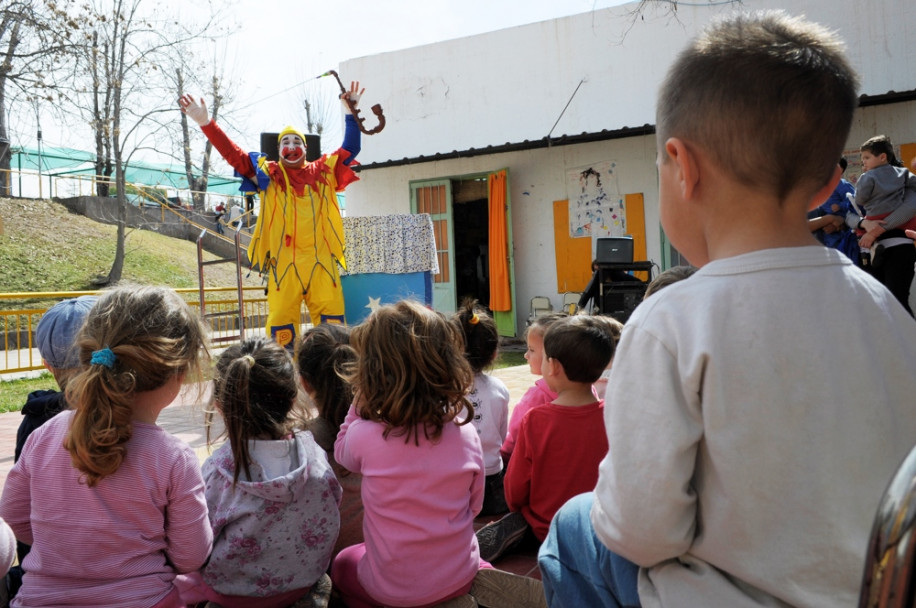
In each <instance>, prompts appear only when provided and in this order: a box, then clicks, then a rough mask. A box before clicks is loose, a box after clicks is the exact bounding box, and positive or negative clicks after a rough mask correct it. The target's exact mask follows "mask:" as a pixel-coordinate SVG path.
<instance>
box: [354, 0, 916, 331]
mask: <svg viewBox="0 0 916 608" xmlns="http://www.w3.org/2000/svg"><path fill="white" fill-rule="evenodd" d="M658 4H659V5H660V4H662V3H658ZM780 4H782V5H784V3H783V2H778V1H776V0H744V2H743V3H742V5H741V6H740V7H739V8H741V9H744V10H758V9H766V8H779V7H780ZM635 6H636V3H633V4H629V5H625V6H622V7H616V8H611V9H604V10H600V11H595V12H594V13H587V14H583V15H576V16H573V17H567V18H563V19H557V20H553V21H547V22H542V23H536V24H532V25H526V26H521V27H516V28H511V29H508V30H502V31H498V32H492V33H488V34H482V35H479V36H472V37H468V38H463V39H458V40H450V41H445V42H442V43H438V44H433V45H427V46H423V47H417V48H412V49H406V50H403V51H397V52H392V53H385V54H381V55H375V56H371V57H363V58H359V59H354V60H351V61H347V62H345V63H344V64H342V65H341V68H340V73H341V75H342V77H345V78H347V79H358V80H360V81H361V83H362V84H364V85H365V86H366V94H365V96H364V97H363V104H362V105H363V106H364V108H365V109H364V110H363V116H364V117H365V119H366V125H367V126H369V127H371V126H374V124H375V117H374V116H373V115H372V114H371V112H370V111H369V109H368V108H369V106H371V105H372V104H374V103H381V104H382V106H383V107H384V110H385V116H386V118H387V126H386V128H385V130H384V131H382V132H381V133H380V134H378V135H375V136H372V137H364V138H363V150H362V152H361V153H360V156H359V161H360V162H361V163H363V164H364V165H365V164H371V163H379V162H385V161H389V160H400V159H407V158H409V159H416V157H418V156H430V155H435V154H439V153H449V152H452V151H455V150H458V151H464V150H468V149H470V148H477V149H483V148H486V147H487V146H494V145H497V146H498V145H502V144H504V143H519V142H523V141H525V140H529V141H537V140H543V139H544V138H545V136H547V134H548V133H549V132H550V131H551V128H552V127H553V125H554V123H555V122H556V121H557V118H558V117H559V116H560V114H561V112H562V110H563V107H564V106H565V105H566V103H567V102H568V101H569V99H570V96H571V95H572V94H573V91H574V90H575V89H576V87H577V86H579V84H580V81H584V82H582V84H581V86H580V87H579V91H578V93H576V95H575V96H574V97H573V99H572V102H571V103H570V104H569V108H568V109H567V110H566V112H565V114H564V115H563V117H562V119H560V121H559V122H558V123H557V125H556V127H555V128H554V130H553V132H552V135H553V137H557V136H560V135H564V134H570V135H577V134H580V133H595V132H600V131H602V130H618V129H621V128H624V127H640V126H643V125H645V124H650V125H651V124H654V122H655V96H656V90H657V87H658V85H659V83H660V81H661V79H662V78H663V77H664V73H665V71H666V70H667V68H668V66H669V65H670V63H671V62H672V61H673V58H674V56H675V55H676V53H677V52H678V51H679V50H680V49H681V48H683V46H684V45H685V44H686V43H687V41H688V39H689V38H690V37H692V36H693V35H694V34H695V33H696V32H697V31H699V30H700V29H701V28H702V26H703V25H705V24H706V23H707V22H708V20H709V19H711V18H713V17H714V16H716V15H720V14H723V13H727V12H729V11H730V10H731V8H732V7H730V6H716V7H696V6H687V5H681V6H680V7H679V9H678V12H677V15H676V17H675V16H672V15H671V14H670V12H668V11H667V10H666V9H663V8H660V7H659V6H656V4H655V3H650V4H649V5H648V6H647V8H646V9H645V11H644V13H643V14H644V17H645V19H644V20H643V19H634V16H633V10H634V9H635ZM790 12H791V13H793V14H806V15H807V16H808V17H809V18H810V19H813V20H815V21H818V22H821V23H824V24H825V25H827V26H828V27H830V28H832V29H837V30H838V31H839V33H840V36H841V37H842V38H843V39H844V40H845V41H846V42H847V45H848V55H849V57H850V60H851V62H852V63H853V65H854V67H855V68H856V69H857V70H858V71H859V73H860V77H861V79H862V84H863V86H862V89H861V90H862V92H863V93H866V94H869V95H879V94H883V93H887V92H888V91H892V90H893V91H911V90H913V89H916V68H914V67H913V66H914V65H916V64H914V63H913V59H912V58H913V54H912V41H913V40H914V39H916V36H914V34H916V2H913V1H912V0H855V1H854V0H800V1H799V2H796V3H795V4H793V5H792V7H791V8H790ZM482 18H483V17H482ZM908 44H909V46H908ZM774 128H778V117H777V116H774ZM877 133H887V134H888V135H890V136H891V137H892V138H893V139H894V141H895V142H897V143H908V142H916V103H914V102H908V103H902V104H895V105H885V106H877V107H867V108H863V109H860V110H859V112H858V114H857V117H856V121H855V124H854V126H853V131H852V133H851V135H850V138H849V144H848V146H847V148H849V149H857V148H858V146H859V144H860V143H861V142H862V141H864V140H865V139H867V138H868V137H870V136H872V135H874V134H877ZM655 154H656V153H655V138H654V136H638V137H631V138H626V139H616V140H609V141H605V142H594V143H588V144H576V145H567V146H554V147H551V148H544V149H533V150H527V151H522V152H511V153H503V154H490V155H482V156H475V157H472V158H460V159H453V160H446V161H430V162H412V164H406V165H401V166H395V167H384V168H375V169H372V168H370V169H367V170H364V171H362V172H361V174H360V177H361V180H360V181H359V182H357V183H355V184H353V185H351V186H350V187H349V188H348V189H347V213H348V215H382V214H388V213H409V212H410V182H412V181H417V180H427V179H442V178H450V177H460V176H463V175H469V174H478V173H486V172H490V171H496V170H499V169H502V168H508V169H509V188H510V200H511V203H512V230H513V237H514V242H513V251H514V255H515V279H516V284H515V288H516V300H515V306H516V311H517V320H518V326H519V327H520V328H523V327H524V320H525V318H526V317H527V312H528V302H529V300H530V298H531V297H532V296H534V295H547V296H549V297H551V298H552V300H553V303H554V306H555V307H559V304H560V296H559V294H558V293H557V284H556V266H555V262H554V260H555V251H554V241H553V238H554V237H553V208H552V203H553V201H554V200H561V199H566V198H568V194H567V192H566V178H565V176H566V171H567V170H568V169H570V168H575V167H581V166H584V165H588V164H592V163H597V162H601V161H607V160H610V161H615V162H616V163H617V164H618V175H619V185H618V187H619V190H620V194H621V195H623V194H629V193H637V192H641V193H643V194H644V198H645V222H646V239H647V249H648V255H649V258H650V259H651V260H653V261H656V262H658V263H661V242H660V236H659V224H658V190H657V177H656V170H655ZM799 162H804V159H799Z"/></svg>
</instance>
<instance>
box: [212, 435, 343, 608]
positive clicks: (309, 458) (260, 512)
mask: <svg viewBox="0 0 916 608" xmlns="http://www.w3.org/2000/svg"><path fill="white" fill-rule="evenodd" d="M249 451H250V453H251V454H252V458H253V460H254V461H255V462H253V463H252V465H251V467H250V469H251V477H252V479H251V480H246V479H245V473H244V469H243V471H242V475H240V476H239V481H238V483H237V484H236V486H235V487H234V488H233V486H232V475H233V471H234V469H235V460H234V458H233V455H232V450H231V448H230V445H229V444H228V443H226V444H223V445H222V446H221V447H220V448H219V449H217V450H216V452H214V453H213V455H212V456H210V458H208V459H207V461H206V462H205V463H204V465H203V476H204V482H205V484H206V497H207V506H208V507H209V509H210V525H211V526H212V527H213V553H212V554H211V556H210V561H209V563H208V564H207V565H206V566H205V567H204V569H203V579H204V581H205V582H206V583H207V584H208V585H209V586H210V587H212V588H213V589H214V590H216V591H218V592H219V593H222V594H225V595H240V596H248V597H271V596H274V595H279V594H281V593H285V592H288V591H292V590H295V589H303V588H306V587H310V586H311V585H312V584H313V583H314V582H315V581H317V580H318V578H319V577H320V576H321V575H322V574H323V573H324V572H325V570H327V567H328V563H329V562H330V559H331V551H332V549H333V548H334V543H335V541H336V540H337V533H338V531H339V529H340V514H339V512H338V505H339V504H340V497H341V489H340V485H339V484H338V483H337V478H336V477H335V476H334V472H333V471H332V470H331V467H330V465H329V464H328V459H327V456H326V455H325V452H324V450H322V449H321V448H320V447H319V446H318V444H317V443H315V440H314V439H313V438H312V434H311V433H309V432H308V431H299V432H297V433H296V434H295V435H294V436H293V437H292V438H290V439H281V440H277V441H250V442H249ZM268 471H271V472H273V473H269V472H268Z"/></svg>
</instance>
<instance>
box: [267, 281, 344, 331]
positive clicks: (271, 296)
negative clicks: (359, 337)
mask: <svg viewBox="0 0 916 608" xmlns="http://www.w3.org/2000/svg"><path fill="white" fill-rule="evenodd" d="M313 271H314V275H313V276H312V281H311V283H309V288H308V291H306V292H305V293H303V292H302V291H301V288H300V282H299V281H297V280H295V277H292V276H290V277H287V280H285V281H283V282H281V284H280V286H279V287H277V285H276V284H273V282H272V281H271V283H272V284H271V286H270V288H269V290H268V292H267V335H269V336H271V337H272V338H273V339H274V340H276V341H277V343H278V344H279V345H280V346H284V347H287V348H292V347H293V345H294V344H295V342H296V335H297V334H298V333H299V324H300V320H301V310H302V300H305V305H306V307H307V308H308V311H309V316H310V317H311V319H312V323H313V324H314V325H317V324H319V323H343V322H344V298H343V290H342V289H341V287H340V277H339V276H331V275H330V274H329V273H328V272H327V271H325V270H324V269H323V268H322V267H321V266H318V265H316V266H315V267H314V269H313ZM334 274H335V275H336V274H337V273H336V272H335V273H334Z"/></svg>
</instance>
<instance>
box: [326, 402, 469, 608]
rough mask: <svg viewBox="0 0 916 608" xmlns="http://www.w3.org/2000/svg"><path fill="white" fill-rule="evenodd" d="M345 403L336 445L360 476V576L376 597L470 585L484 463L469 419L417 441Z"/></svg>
mask: <svg viewBox="0 0 916 608" xmlns="http://www.w3.org/2000/svg"><path fill="white" fill-rule="evenodd" d="M384 430H385V427H384V425H382V424H380V423H378V422H372V421H369V420H363V419H362V418H360V417H359V414H357V413H356V409H355V408H354V407H353V406H350V411H349V413H348V414H347V418H346V420H345V421H344V423H343V426H341V428H340V433H339V434H338V435H337V441H336V443H335V444H334V456H335V458H336V459H337V462H338V463H340V464H341V465H342V466H344V467H346V468H347V469H348V470H350V471H353V472H354V473H359V474H360V475H362V476H363V483H362V498H363V508H364V509H365V511H364V516H363V536H364V537H365V542H366V555H365V557H364V558H363V559H362V561H361V562H360V563H359V566H358V575H359V581H360V583H361V584H362V585H363V587H364V588H365V589H366V591H367V592H368V593H369V594H370V595H371V596H372V597H373V598H374V599H375V600H377V601H378V602H380V603H383V604H386V605H389V604H390V605H396V606H404V605H410V606H414V605H422V604H427V603H431V602H434V601H436V600H437V599H439V598H441V597H443V596H444V595H447V594H449V593H452V592H455V591H457V590H458V589H460V588H461V587H464V586H466V585H468V584H469V583H470V582H471V580H472V579H473V578H474V575H475V574H476V573H477V569H478V566H479V563H480V562H479V549H478V547H477V537H476V536H475V535H474V516H475V515H476V514H477V513H478V512H479V511H480V508H481V506H482V505H483V489H484V478H485V474H484V466H483V453H482V451H481V449H480V440H479V439H478V437H477V430H476V429H475V428H474V425H473V424H466V425H464V426H458V425H457V424H446V425H445V427H444V428H443V429H442V435H441V436H440V437H439V439H438V440H436V441H435V442H432V441H428V440H426V439H424V438H423V433H422V432H421V433H420V445H419V446H418V445H416V444H415V443H414V440H413V439H411V440H410V441H407V442H405V441H404V435H398V434H397V433H396V432H392V433H391V434H389V435H388V438H387V439H385V438H383V437H382V433H383V432H384Z"/></svg>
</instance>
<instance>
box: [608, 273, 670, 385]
mask: <svg viewBox="0 0 916 608" xmlns="http://www.w3.org/2000/svg"><path fill="white" fill-rule="evenodd" d="M662 274H664V273H662ZM659 276H661V275H659ZM650 285H651V284H650ZM595 321H596V322H598V323H603V324H604V325H605V326H606V329H607V331H608V332H609V333H610V334H611V337H612V338H614V349H615V350H616V348H617V343H618V342H619V341H620V332H622V331H623V323H621V322H620V321H618V320H617V319H615V318H614V317H609V316H607V315H596V316H595ZM613 365H614V357H611V360H610V361H608V364H607V366H606V367H605V368H604V371H603V372H601V377H600V378H598V379H597V380H595V383H594V384H593V385H592V389H593V391H594V393H595V395H596V396H597V397H598V398H599V399H604V391H605V390H606V389H607V381H608V378H610V377H611V367H612V366H613Z"/></svg>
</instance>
